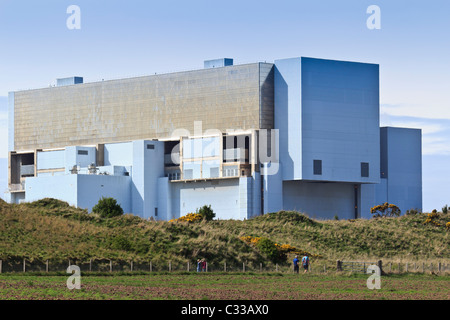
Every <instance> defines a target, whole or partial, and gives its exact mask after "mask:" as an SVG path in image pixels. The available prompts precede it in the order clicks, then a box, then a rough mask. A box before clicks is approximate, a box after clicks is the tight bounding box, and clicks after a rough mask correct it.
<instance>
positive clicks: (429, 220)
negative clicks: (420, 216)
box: [423, 209, 441, 227]
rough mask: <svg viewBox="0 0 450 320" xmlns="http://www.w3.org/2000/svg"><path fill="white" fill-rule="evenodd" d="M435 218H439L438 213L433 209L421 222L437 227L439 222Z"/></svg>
mask: <svg viewBox="0 0 450 320" xmlns="http://www.w3.org/2000/svg"><path fill="white" fill-rule="evenodd" d="M437 218H439V214H438V213H437V210H436V209H435V210H433V211H432V212H431V213H429V214H427V219H426V220H425V222H424V223H423V224H434V225H435V226H437V227H439V226H440V225H441V224H440V223H439V222H437V221H436V219H437Z"/></svg>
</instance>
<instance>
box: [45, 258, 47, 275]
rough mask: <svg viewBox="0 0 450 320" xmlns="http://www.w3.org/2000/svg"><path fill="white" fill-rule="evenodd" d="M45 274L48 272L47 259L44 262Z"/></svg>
mask: <svg viewBox="0 0 450 320" xmlns="http://www.w3.org/2000/svg"><path fill="white" fill-rule="evenodd" d="M45 272H48V259H47V261H45Z"/></svg>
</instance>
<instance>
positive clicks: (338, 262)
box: [336, 260, 342, 271]
mask: <svg viewBox="0 0 450 320" xmlns="http://www.w3.org/2000/svg"><path fill="white" fill-rule="evenodd" d="M336 270H337V271H342V261H340V260H338V261H336Z"/></svg>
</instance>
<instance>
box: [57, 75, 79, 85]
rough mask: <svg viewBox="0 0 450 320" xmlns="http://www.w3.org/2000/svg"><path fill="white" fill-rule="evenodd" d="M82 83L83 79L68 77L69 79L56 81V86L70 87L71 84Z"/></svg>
mask: <svg viewBox="0 0 450 320" xmlns="http://www.w3.org/2000/svg"><path fill="white" fill-rule="evenodd" d="M78 83H83V77H69V78H61V79H56V86H57V87H61V86H70V85H72V84H78Z"/></svg>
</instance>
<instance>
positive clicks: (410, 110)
mask: <svg viewBox="0 0 450 320" xmlns="http://www.w3.org/2000/svg"><path fill="white" fill-rule="evenodd" d="M380 112H381V113H385V114H388V115H391V116H398V117H415V118H424V119H450V106H449V105H445V104H444V103H442V102H440V101H438V102H435V103H433V102H432V101H431V100H430V101H428V102H427V103H424V104H410V103H399V104H381V105H380Z"/></svg>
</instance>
